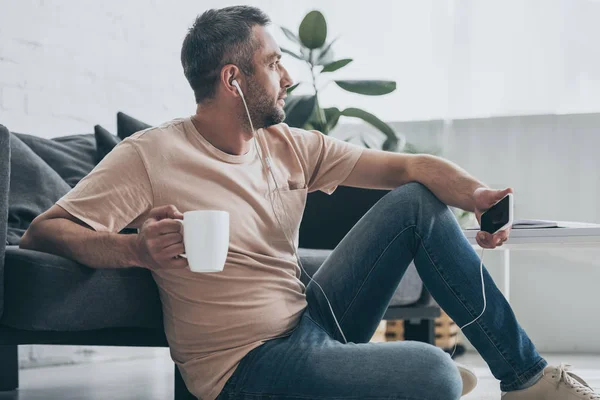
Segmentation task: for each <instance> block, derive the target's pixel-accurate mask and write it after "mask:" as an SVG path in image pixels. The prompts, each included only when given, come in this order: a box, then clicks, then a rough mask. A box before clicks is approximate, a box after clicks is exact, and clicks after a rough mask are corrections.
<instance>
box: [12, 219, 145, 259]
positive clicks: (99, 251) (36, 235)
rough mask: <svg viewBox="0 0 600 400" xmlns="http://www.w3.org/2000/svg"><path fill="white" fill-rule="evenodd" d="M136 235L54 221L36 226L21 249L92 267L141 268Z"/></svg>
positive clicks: (61, 220) (24, 237) (29, 232)
mask: <svg viewBox="0 0 600 400" xmlns="http://www.w3.org/2000/svg"><path fill="white" fill-rule="evenodd" d="M48 232H52V234H48ZM136 236H137V235H135V234H133V235H120V234H116V233H110V232H96V231H94V230H92V229H88V228H86V227H84V226H81V225H78V224H77V223H75V222H73V221H70V220H68V219H65V218H53V219H47V220H43V221H40V222H38V223H35V224H32V226H31V227H30V228H29V229H28V231H27V232H26V234H25V235H24V236H23V238H22V239H21V244H20V247H21V248H25V249H32V250H38V251H43V252H46V253H52V254H56V255H59V256H63V257H66V258H70V259H72V260H75V261H78V262H80V263H82V264H84V265H87V266H89V267H92V268H125V267H131V266H136V265H138V264H137V256H136V252H135V243H136Z"/></svg>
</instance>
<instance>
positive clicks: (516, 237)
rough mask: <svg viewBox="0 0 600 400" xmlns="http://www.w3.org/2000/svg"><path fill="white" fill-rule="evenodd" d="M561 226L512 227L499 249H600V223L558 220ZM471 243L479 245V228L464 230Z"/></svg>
mask: <svg viewBox="0 0 600 400" xmlns="http://www.w3.org/2000/svg"><path fill="white" fill-rule="evenodd" d="M558 222H559V226H564V227H561V228H543V229H537V228H527V229H512V230H511V232H510V237H509V239H508V240H507V241H506V242H505V243H504V245H502V246H500V247H497V248H496V249H498V250H508V249H521V250H534V249H543V248H548V247H552V248H555V247H587V248H598V249H600V225H598V224H588V223H583V222H569V221H558ZM463 232H464V234H465V236H466V237H467V239H468V240H469V243H471V244H472V245H474V246H477V247H479V246H478V245H477V241H476V240H475V236H476V235H477V232H479V231H478V230H477V229H469V230H464V231H463Z"/></svg>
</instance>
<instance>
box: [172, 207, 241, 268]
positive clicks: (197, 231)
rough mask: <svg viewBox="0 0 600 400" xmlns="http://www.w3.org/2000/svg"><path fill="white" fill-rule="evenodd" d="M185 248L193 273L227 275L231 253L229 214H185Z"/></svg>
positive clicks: (212, 211)
mask: <svg viewBox="0 0 600 400" xmlns="http://www.w3.org/2000/svg"><path fill="white" fill-rule="evenodd" d="M176 221H179V222H180V223H181V224H182V225H183V245H184V246H185V254H180V256H181V257H185V258H187V260H188V265H189V267H190V271H193V272H220V271H223V267H224V266H225V260H226V259H227V251H228V250H229V213H228V212H227V211H221V210H195V211H186V212H184V213H183V220H180V219H178V220H176Z"/></svg>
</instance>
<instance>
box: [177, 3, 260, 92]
mask: <svg viewBox="0 0 600 400" xmlns="http://www.w3.org/2000/svg"><path fill="white" fill-rule="evenodd" d="M270 22H271V20H270V19H269V17H268V16H267V15H266V14H265V13H264V12H262V11H261V10H259V9H258V8H256V7H250V6H233V7H226V8H221V9H213V10H208V11H205V12H204V13H203V14H202V15H200V16H199V17H197V18H196V21H195V22H194V25H192V27H191V28H190V29H189V31H188V33H187V35H186V37H185V39H184V40H183V46H182V47H181V65H182V66H183V73H184V74H185V77H186V78H187V80H188V82H189V83H190V86H191V87H192V89H193V90H194V96H195V98H196V104H199V103H201V102H202V101H203V100H206V99H210V98H212V97H213V96H214V94H215V91H216V87H217V83H218V81H219V77H220V72H221V67H223V66H224V65H226V64H235V65H237V66H238V67H239V68H240V70H241V71H242V72H243V73H244V74H247V75H252V74H253V73H254V64H253V62H252V57H253V55H254V53H255V52H256V50H258V48H259V43H258V42H257V41H256V40H255V39H254V38H253V36H252V28H253V27H254V26H255V25H261V26H266V25H268V24H269V23H270Z"/></svg>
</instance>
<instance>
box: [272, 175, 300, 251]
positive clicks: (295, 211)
mask: <svg viewBox="0 0 600 400" xmlns="http://www.w3.org/2000/svg"><path fill="white" fill-rule="evenodd" d="M290 186H292V187H293V185H290ZM298 186H300V187H299V188H296V189H292V188H291V187H286V188H280V189H279V191H278V193H277V192H276V191H275V190H272V191H271V196H270V198H271V199H272V201H273V208H274V209H275V213H276V214H275V215H274V216H273V219H274V221H275V226H274V227H273V234H272V235H271V241H272V245H274V246H278V247H281V245H283V248H285V249H289V244H288V241H287V239H286V236H285V235H284V233H283V232H282V228H281V227H280V224H281V226H282V227H283V229H285V232H286V234H287V236H288V238H289V239H290V240H293V241H294V245H295V246H296V247H297V246H298V237H297V236H298V235H297V233H298V228H299V227H300V222H301V221H302V215H303V214H304V207H305V205H306V196H307V188H306V187H303V186H304V185H298ZM271 211H272V209H271ZM289 250H290V251H291V249H289Z"/></svg>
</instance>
